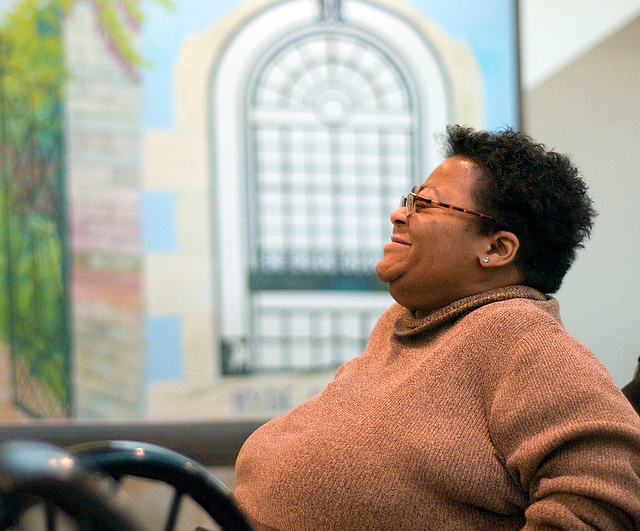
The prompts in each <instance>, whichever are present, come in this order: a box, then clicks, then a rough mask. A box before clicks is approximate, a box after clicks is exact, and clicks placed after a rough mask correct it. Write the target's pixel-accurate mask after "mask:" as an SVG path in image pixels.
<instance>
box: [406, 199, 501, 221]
mask: <svg viewBox="0 0 640 531" xmlns="http://www.w3.org/2000/svg"><path fill="white" fill-rule="evenodd" d="M416 202H421V203H425V204H427V205H431V206H434V207H441V208H448V209H450V210H455V211H457V212H464V213H465V214H472V215H474V216H478V217H479V218H482V219H488V220H489V221H493V222H494V223H495V224H496V225H499V223H498V220H496V219H495V218H492V217H491V216H487V215H486V214H481V213H480V212H474V211H473V210H468V209H466V208H461V207H457V206H453V205H449V204H447V203H441V202H440V201H436V200H435V199H428V198H426V197H422V196H420V195H418V194H414V193H413V192H409V194H408V195H403V196H402V198H401V199H400V208H402V207H405V208H406V209H407V216H410V215H411V214H413V210H414V209H415V206H416Z"/></svg>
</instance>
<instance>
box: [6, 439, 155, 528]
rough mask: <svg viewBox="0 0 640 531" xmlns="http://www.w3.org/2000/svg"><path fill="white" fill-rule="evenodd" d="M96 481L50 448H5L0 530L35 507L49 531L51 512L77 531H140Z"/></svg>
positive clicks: (13, 444)
mask: <svg viewBox="0 0 640 531" xmlns="http://www.w3.org/2000/svg"><path fill="white" fill-rule="evenodd" d="M100 479H103V478H98V477H96V476H95V475H93V474H91V472H90V471H89V470H87V469H86V468H85V467H84V466H82V464H81V463H79V461H78V459H77V458H76V457H75V456H73V455H72V454H70V453H68V452H65V451H64V450H61V449H60V448H57V447H55V446H51V445H49V444H46V443H42V442H34V441H9V442H5V443H3V444H2V446H0V529H10V528H14V526H17V525H19V523H20V520H21V517H22V516H23V515H24V514H25V513H26V512H27V511H29V510H31V509H32V508H33V507H34V506H36V505H39V504H43V505H44V511H45V514H46V525H47V529H49V531H55V530H56V529H57V522H58V520H57V518H56V516H57V511H61V512H63V513H65V514H66V515H67V516H68V517H69V518H71V520H73V521H75V522H76V524H77V526H78V528H79V529H82V530H83V531H85V530H86V531H103V530H106V529H119V530H122V531H140V530H141V529H143V526H142V525H141V524H140V522H137V521H136V520H135V515H134V514H133V513H132V512H131V510H130V508H129V507H128V506H127V505H126V504H125V503H124V498H122V497H118V496H116V495H115V492H114V490H113V487H112V486H111V487H110V486H109V485H105V482H104V480H103V481H100ZM105 487H106V488H105Z"/></svg>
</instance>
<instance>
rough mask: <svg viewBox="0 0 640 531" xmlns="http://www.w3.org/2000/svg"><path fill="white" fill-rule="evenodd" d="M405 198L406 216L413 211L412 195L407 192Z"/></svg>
mask: <svg viewBox="0 0 640 531" xmlns="http://www.w3.org/2000/svg"><path fill="white" fill-rule="evenodd" d="M406 199H407V201H406V207H407V216H410V215H411V214H412V213H413V195H411V194H409V195H408V196H407V198H406Z"/></svg>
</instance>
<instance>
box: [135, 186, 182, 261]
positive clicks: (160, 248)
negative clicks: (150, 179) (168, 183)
mask: <svg viewBox="0 0 640 531" xmlns="http://www.w3.org/2000/svg"><path fill="white" fill-rule="evenodd" d="M141 210H142V241H143V243H144V248H145V250H146V251H149V252H159V253H174V252H176V251H177V249H178V199H177V197H176V194H175V192H169V191H164V190H162V191H151V190H145V191H144V192H143V193H142V209H141Z"/></svg>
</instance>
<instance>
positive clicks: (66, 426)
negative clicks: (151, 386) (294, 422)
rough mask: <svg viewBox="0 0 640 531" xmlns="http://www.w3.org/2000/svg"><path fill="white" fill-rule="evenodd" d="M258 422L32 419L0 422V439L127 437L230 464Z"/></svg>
mask: <svg viewBox="0 0 640 531" xmlns="http://www.w3.org/2000/svg"><path fill="white" fill-rule="evenodd" d="M261 424H262V422H258V421H254V422H197V423H194V422H164V421H162V422H148V421H129V422H127V421H111V422H105V421H100V422H97V421H96V422H92V421H66V420H61V421H60V420H56V421H33V422H27V423H2V424H0V442H2V441H7V440H29V441H42V442H48V443H50V444H53V445H55V446H58V447H62V448H66V447H69V446H72V445H74V444H78V443H83V442H90V441H103V440H129V441H141V442H148V443H153V444H158V445H160V446H164V447H166V448H169V449H171V450H174V451H176V452H179V453H181V454H184V455H186V456H188V457H190V458H192V459H193V460H194V461H197V462H198V463H200V464H202V465H204V466H208V467H213V466H233V465H234V464H235V461H236V457H237V456H238V452H239V451H240V448H241V447H242V444H243V443H244V441H245V440H246V439H247V437H249V435H251V433H253V431H255V430H256V429H257V428H258V427H260V425H261Z"/></svg>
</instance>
